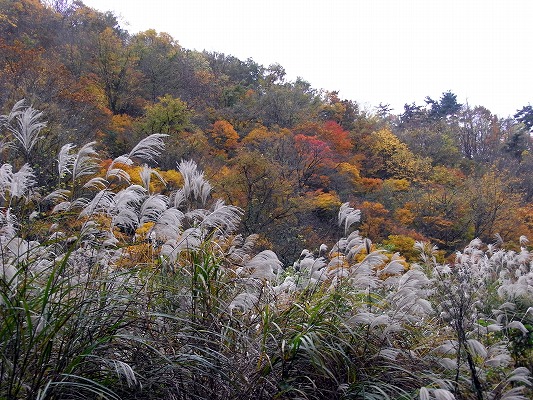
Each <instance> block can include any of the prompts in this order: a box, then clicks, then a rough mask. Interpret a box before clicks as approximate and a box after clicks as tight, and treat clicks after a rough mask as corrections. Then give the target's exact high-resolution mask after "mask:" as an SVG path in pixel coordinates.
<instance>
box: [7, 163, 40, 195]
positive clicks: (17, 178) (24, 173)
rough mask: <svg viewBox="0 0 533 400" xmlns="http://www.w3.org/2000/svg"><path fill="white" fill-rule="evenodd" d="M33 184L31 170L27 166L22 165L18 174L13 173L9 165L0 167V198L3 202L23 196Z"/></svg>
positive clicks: (33, 178) (33, 176)
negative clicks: (0, 197)
mask: <svg viewBox="0 0 533 400" xmlns="http://www.w3.org/2000/svg"><path fill="white" fill-rule="evenodd" d="M35 183H36V181H35V175H34V173H33V169H32V168H31V167H30V166H29V165H28V164H24V165H23V166H22V167H21V168H20V170H18V172H13V166H12V165H11V164H4V165H2V166H1V167H0V196H2V197H3V199H4V200H8V199H10V198H17V197H19V198H20V197H23V196H25V195H26V194H28V193H29V191H30V190H31V189H32V188H33V185H35Z"/></svg>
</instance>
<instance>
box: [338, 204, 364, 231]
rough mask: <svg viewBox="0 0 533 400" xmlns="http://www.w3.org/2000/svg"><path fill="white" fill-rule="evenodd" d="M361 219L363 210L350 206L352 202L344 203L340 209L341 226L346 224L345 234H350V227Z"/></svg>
mask: <svg viewBox="0 0 533 400" xmlns="http://www.w3.org/2000/svg"><path fill="white" fill-rule="evenodd" d="M360 220H361V211H360V210H356V209H354V208H352V207H350V203H343V204H342V205H341V207H340V209H339V226H342V225H343V224H344V234H345V235H347V234H348V230H349V229H350V227H351V226H352V225H353V224H355V223H356V222H359V221H360Z"/></svg>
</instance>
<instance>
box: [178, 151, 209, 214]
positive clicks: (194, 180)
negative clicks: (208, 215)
mask: <svg viewBox="0 0 533 400" xmlns="http://www.w3.org/2000/svg"><path fill="white" fill-rule="evenodd" d="M178 171H179V173H180V174H181V176H182V177H183V188H182V189H181V190H182V191H183V195H182V196H183V197H184V198H185V199H188V198H190V197H191V195H192V197H193V198H195V199H199V200H201V202H202V204H205V203H206V201H207V197H208V196H209V194H210V193H211V189H212V187H211V184H210V183H209V182H207V181H206V180H205V177H204V173H203V172H201V171H199V170H198V166H197V165H196V163H195V162H194V161H185V160H182V161H181V162H180V163H179V164H178Z"/></svg>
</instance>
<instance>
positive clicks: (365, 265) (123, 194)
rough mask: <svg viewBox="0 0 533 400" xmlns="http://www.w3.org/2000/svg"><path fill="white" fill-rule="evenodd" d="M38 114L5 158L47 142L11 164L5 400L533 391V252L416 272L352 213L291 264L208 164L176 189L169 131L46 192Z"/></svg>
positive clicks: (474, 256) (3, 228)
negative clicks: (244, 227) (244, 221)
mask: <svg viewBox="0 0 533 400" xmlns="http://www.w3.org/2000/svg"><path fill="white" fill-rule="evenodd" d="M22 113H24V106H23V104H22V103H17V105H16V107H15V108H14V110H13V111H12V112H11V114H9V115H7V116H2V117H1V118H0V122H1V124H2V127H3V130H4V131H5V132H6V134H5V137H4V144H6V145H10V143H12V145H17V146H19V145H21V143H22V142H21V141H20V138H22V137H28V140H29V141H26V142H24V143H26V144H27V146H26V147H25V149H26V151H24V152H20V156H19V157H18V158H17V157H15V156H14V159H13V160H12V162H11V163H6V164H4V165H2V166H1V168H0V196H1V201H2V203H1V207H0V257H1V268H0V398H6V399H26V398H35V399H63V398H64V399H72V398H104V399H130V398H131V399H141V398H142V399H161V398H169V399H274V398H277V399H423V400H425V399H487V400H497V399H502V400H503V399H507V400H513V399H514V400H520V399H527V398H529V397H530V396H531V388H530V385H531V379H530V371H531V368H532V365H531V359H532V347H533V346H532V343H531V332H532V325H533V321H532V318H533V311H532V310H533V308H532V307H533V300H532V299H533V289H532V288H533V278H532V277H533V275H532V271H531V262H532V259H531V253H530V251H529V250H528V248H527V242H526V239H525V238H522V244H523V247H522V249H521V251H520V252H513V251H508V250H504V249H503V248H502V246H501V244H496V245H484V244H483V243H481V242H479V241H474V242H472V243H471V244H470V245H469V246H468V247H467V248H466V249H465V250H464V251H462V252H458V253H457V255H456V259H455V261H454V262H453V263H450V264H449V265H442V264H439V263H438V262H437V261H436V258H435V251H436V249H434V248H432V247H431V246H430V245H427V244H422V243H419V244H417V248H418V250H419V251H420V262H419V263H417V264H408V263H407V262H406V261H405V259H404V258H403V257H402V256H401V255H400V254H391V253H390V252H388V251H386V250H383V249H380V248H379V247H378V246H376V245H374V244H373V243H371V242H370V241H369V240H368V239H366V238H364V237H362V236H361V235H360V234H359V232H358V231H357V230H355V229H354V227H355V226H356V224H357V223H358V222H359V218H360V212H359V211H358V210H355V209H353V208H352V207H351V206H350V205H349V204H348V203H345V204H343V205H342V206H341V208H340V210H339V227H341V228H342V232H341V235H340V236H342V237H341V238H340V239H339V240H338V241H337V243H334V244H332V246H331V249H330V250H329V252H328V251H327V247H326V245H323V246H321V248H320V250H319V251H317V252H313V251H311V250H303V251H302V254H301V256H300V258H299V259H298V260H295V262H294V264H293V265H288V266H284V265H282V263H281V262H280V261H279V259H278V257H277V256H276V254H275V253H274V252H273V251H271V250H263V251H259V250H257V248H256V244H255V243H256V241H257V236H256V235H251V236H249V237H243V236H241V235H239V234H238V232H239V225H240V219H241V216H242V214H243V212H242V210H241V209H239V208H237V207H234V206H231V205H228V204H225V203H224V202H222V201H220V200H216V199H215V198H213V195H212V193H211V185H210V184H209V182H207V180H206V179H205V177H204V174H203V173H202V172H201V171H200V170H199V169H198V167H197V165H196V164H195V163H193V162H191V161H180V162H178V163H177V164H176V169H177V172H178V174H177V175H178V176H179V179H180V181H181V185H178V188H177V189H175V190H170V189H167V187H166V186H165V174H164V173H163V172H164V171H159V170H158V169H156V168H155V167H154V166H153V165H152V166H150V165H149V164H154V163H155V161H156V160H157V157H158V156H159V154H160V152H161V151H162V150H163V142H164V139H165V135H159V134H155V135H151V136H148V137H146V138H144V139H143V140H142V141H141V142H140V143H139V144H138V145H137V146H135V147H134V148H133V149H132V150H131V151H130V152H129V153H127V154H124V155H122V156H120V157H117V158H115V159H114V160H100V159H99V158H98V151H97V150H96V149H97V144H96V143H88V144H86V145H85V146H82V147H80V148H79V149H77V148H75V147H74V146H73V145H70V144H66V145H64V146H63V147H62V148H61V150H60V151H59V154H58V156H57V160H56V166H57V169H56V176H55V179H54V183H53V185H55V186H54V187H46V188H44V187H39V186H37V182H38V179H36V177H35V172H34V169H33V167H32V165H31V160H32V159H33V158H32V157H31V155H32V151H34V150H35V148H37V147H36V146H35V145H32V143H33V139H32V138H36V139H35V140H38V138H39V131H40V129H41V127H42V126H41V125H39V126H35V127H31V126H30V127H27V129H26V128H25V129H26V131H25V132H26V133H24V134H23V133H22V132H21V133H20V134H17V133H16V132H13V130H16V127H17V125H16V124H15V123H14V121H16V118H17V116H18V115H22ZM31 114H32V115H33V116H34V117H35V116H36V115H38V114H37V112H36V111H32V112H31ZM39 117H40V114H39ZM32 121H33V122H32ZM27 122H28V123H29V124H30V125H31V124H32V123H36V124H42V123H41V122H40V120H39V119H38V118H33V119H32V118H30V119H29V120H28V121H27ZM7 125H9V129H7V128H6V127H7ZM28 135H29V136H28Z"/></svg>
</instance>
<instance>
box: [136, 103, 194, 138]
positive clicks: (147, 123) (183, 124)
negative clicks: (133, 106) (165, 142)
mask: <svg viewBox="0 0 533 400" xmlns="http://www.w3.org/2000/svg"><path fill="white" fill-rule="evenodd" d="M191 116H192V113H191V111H190V109H189V108H188V106H187V103H185V102H183V101H181V100H180V99H176V98H173V97H172V96H170V95H165V96H163V97H159V98H158V102H157V103H156V104H154V105H151V106H147V107H146V108H145V115H144V118H143V121H142V122H141V127H142V128H141V129H142V131H143V132H144V133H147V134H152V133H164V134H172V133H177V132H181V131H183V130H184V129H185V128H187V127H189V124H190V120H191Z"/></svg>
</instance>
